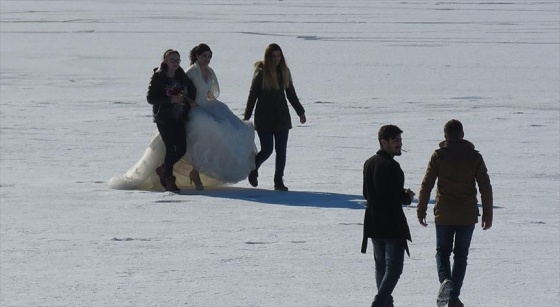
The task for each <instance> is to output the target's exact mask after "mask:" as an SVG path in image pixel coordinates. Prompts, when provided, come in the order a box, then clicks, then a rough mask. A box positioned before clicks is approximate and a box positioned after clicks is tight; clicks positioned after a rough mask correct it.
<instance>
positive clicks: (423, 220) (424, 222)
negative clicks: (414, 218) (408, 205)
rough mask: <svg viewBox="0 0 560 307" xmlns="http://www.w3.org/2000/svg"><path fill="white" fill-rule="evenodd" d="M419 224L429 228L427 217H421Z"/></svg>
mask: <svg viewBox="0 0 560 307" xmlns="http://www.w3.org/2000/svg"><path fill="white" fill-rule="evenodd" d="M418 222H419V223H420V225H422V226H424V227H426V226H428V223H426V218H425V217H424V218H421V217H419V218H418Z"/></svg>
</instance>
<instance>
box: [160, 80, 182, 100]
mask: <svg viewBox="0 0 560 307" xmlns="http://www.w3.org/2000/svg"><path fill="white" fill-rule="evenodd" d="M184 91H185V88H184V87H183V85H182V84H181V83H179V82H177V81H175V82H173V84H171V85H168V86H166V87H165V94H166V95H167V96H169V97H173V96H177V95H182V94H183V92H184Z"/></svg>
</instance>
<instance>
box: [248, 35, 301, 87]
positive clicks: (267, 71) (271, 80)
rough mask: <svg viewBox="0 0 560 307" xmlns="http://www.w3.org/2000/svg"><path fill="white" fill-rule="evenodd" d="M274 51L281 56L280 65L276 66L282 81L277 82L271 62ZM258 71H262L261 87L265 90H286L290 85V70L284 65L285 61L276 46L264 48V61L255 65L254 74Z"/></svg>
mask: <svg viewBox="0 0 560 307" xmlns="http://www.w3.org/2000/svg"><path fill="white" fill-rule="evenodd" d="M274 51H280V54H281V55H282V59H281V60H280V64H278V69H279V70H280V74H281V76H282V80H278V77H277V72H276V69H277V68H276V67H275V66H274V64H273V62H272V53H273V52H274ZM259 69H262V71H263V82H262V87H263V89H265V90H280V89H286V88H288V87H289V86H290V84H291V83H292V74H291V73H290V69H289V68H288V65H287V64H286V59H285V58H284V53H283V52H282V48H280V46H279V45H278V44H270V45H268V46H267V47H266V50H265V51H264V61H257V62H256V63H255V73H256V72H257V71H258V70H259ZM279 81H282V84H280V82H279Z"/></svg>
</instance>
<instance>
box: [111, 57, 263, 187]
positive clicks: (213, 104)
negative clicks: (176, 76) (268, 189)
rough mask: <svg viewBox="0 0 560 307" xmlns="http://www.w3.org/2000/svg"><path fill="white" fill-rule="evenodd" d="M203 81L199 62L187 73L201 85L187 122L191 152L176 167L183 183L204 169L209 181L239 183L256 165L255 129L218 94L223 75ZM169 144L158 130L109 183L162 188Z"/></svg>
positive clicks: (204, 178) (206, 182)
mask: <svg viewBox="0 0 560 307" xmlns="http://www.w3.org/2000/svg"><path fill="white" fill-rule="evenodd" d="M208 69H209V70H210V72H211V76H212V78H211V79H210V80H209V81H204V80H203V79H202V77H201V75H200V69H199V68H198V66H197V65H196V64H194V65H192V66H191V67H190V68H189V69H188V70H187V75H188V76H189V78H191V80H192V81H193V83H194V84H195V86H196V88H197V99H196V102H197V104H198V106H197V107H194V108H192V109H191V111H190V113H189V119H188V121H187V122H186V124H185V126H186V127H185V128H186V129H187V153H186V154H185V156H183V158H182V159H181V160H179V162H177V163H175V165H174V167H173V175H174V176H175V177H176V184H177V186H178V187H179V188H180V189H183V188H192V187H193V184H191V182H190V178H189V172H190V171H191V170H192V169H193V168H194V169H196V170H198V171H199V173H200V177H201V179H202V182H203V184H204V185H205V186H215V185H220V184H224V183H235V182H239V181H241V180H244V179H245V178H247V175H248V174H249V172H250V171H251V170H253V169H254V168H255V154H256V151H257V148H256V146H255V129H254V127H253V124H252V123H251V122H248V121H242V120H241V119H240V118H239V117H238V116H236V115H235V114H234V113H233V112H232V111H231V110H230V109H229V107H228V106H227V105H226V104H224V103H223V102H221V101H219V100H217V99H216V98H217V97H218V95H219V85H218V80H217V78H216V76H215V74H214V72H213V71H212V70H211V68H208ZM164 156H165V145H164V143H163V140H162V139H161V136H160V135H159V133H156V134H154V136H153V137H152V140H151V142H150V144H149V145H148V148H147V149H146V151H145V152H144V155H143V156H142V158H140V160H139V161H138V162H136V164H135V165H134V166H133V167H132V168H130V169H129V170H128V171H127V172H126V173H125V174H124V175H122V176H118V177H113V178H111V179H110V180H109V182H108V185H109V187H111V188H113V189H126V190H162V189H163V187H162V186H161V184H160V183H159V177H158V176H157V174H156V172H155V169H156V168H157V167H159V166H160V165H161V164H162V163H163V158H164Z"/></svg>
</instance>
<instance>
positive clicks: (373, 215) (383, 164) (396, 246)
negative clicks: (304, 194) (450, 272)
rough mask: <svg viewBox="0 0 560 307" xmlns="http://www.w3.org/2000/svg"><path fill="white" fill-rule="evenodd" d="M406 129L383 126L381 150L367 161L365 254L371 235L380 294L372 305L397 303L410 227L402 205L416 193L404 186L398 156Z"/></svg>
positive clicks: (384, 305)
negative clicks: (396, 288) (402, 134)
mask: <svg viewBox="0 0 560 307" xmlns="http://www.w3.org/2000/svg"><path fill="white" fill-rule="evenodd" d="M401 133H402V130H401V129H399V127H397V126H394V125H386V126H383V127H381V129H379V133H378V139H379V145H380V147H381V148H380V150H379V151H377V153H376V154H375V155H374V156H373V157H371V158H369V159H368V160H367V161H366V162H365V164H364V186H363V193H364V198H365V199H366V200H367V208H366V212H365V217H364V237H363V241H362V253H365V252H366V249H367V241H368V238H371V239H372V242H373V255H374V259H375V280H376V283H377V295H375V299H374V301H373V303H372V305H371V306H372V307H390V306H393V297H392V296H391V294H392V293H393V289H395V286H396V285H397V282H398V280H399V277H400V276H401V273H402V270H403V264H404V252H405V250H406V251H407V253H408V247H407V242H406V240H409V241H410V240H411V238H410V230H409V228H408V224H407V221H406V216H405V215H404V212H403V209H402V205H403V204H404V205H409V204H410V203H411V201H412V199H413V197H414V192H412V191H411V190H409V189H406V190H405V189H404V173H403V171H402V170H401V167H400V165H399V163H398V162H397V161H395V160H394V159H393V158H394V156H400V155H401V147H402V139H401Z"/></svg>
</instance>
